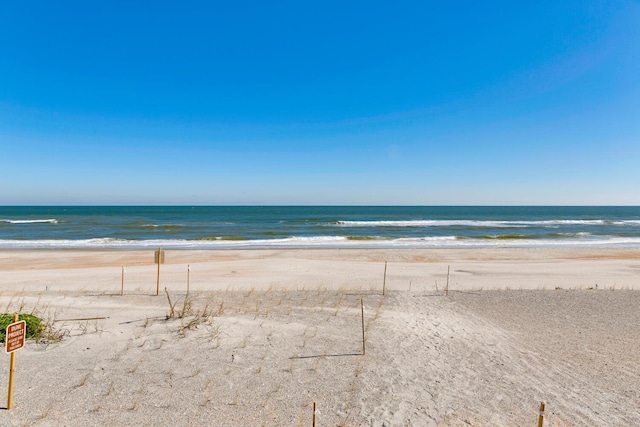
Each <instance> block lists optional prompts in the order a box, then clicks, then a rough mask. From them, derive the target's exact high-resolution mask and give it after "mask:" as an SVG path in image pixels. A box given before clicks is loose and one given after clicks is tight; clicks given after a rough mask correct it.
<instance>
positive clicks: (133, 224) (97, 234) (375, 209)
mask: <svg viewBox="0 0 640 427" xmlns="http://www.w3.org/2000/svg"><path fill="white" fill-rule="evenodd" d="M151 247H154V248H155V247H163V248H170V249H171V248H173V249H233V248H469V247H471V248H473V247H477V248H482V247H640V207H637V206H636V207H601V206H598V207H588V206H584V207H576V206H570V207H569V206H567V207H557V206H555V207H544V206H533V207H525V206H467V207H465V206H193V207H190V206H66V207H65V206H41V207H34V206H28V207H11V206H4V207H2V206H0V249H21V248H22V249H45V248H53V249H57V248H76V249H82V248H96V249H98V248H115V249H117V248H122V249H137V248H151Z"/></svg>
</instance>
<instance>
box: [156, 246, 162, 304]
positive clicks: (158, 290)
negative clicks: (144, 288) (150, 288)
mask: <svg viewBox="0 0 640 427" xmlns="http://www.w3.org/2000/svg"><path fill="white" fill-rule="evenodd" d="M156 258H157V261H158V278H157V279H156V296H158V295H160V264H162V249H160V248H158V251H157V252H156Z"/></svg>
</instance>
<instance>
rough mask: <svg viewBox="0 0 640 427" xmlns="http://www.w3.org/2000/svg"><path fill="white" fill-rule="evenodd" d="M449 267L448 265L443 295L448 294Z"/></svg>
mask: <svg viewBox="0 0 640 427" xmlns="http://www.w3.org/2000/svg"><path fill="white" fill-rule="evenodd" d="M450 269H451V266H450V265H448V266H447V287H446V288H444V294H445V295H449V270H450Z"/></svg>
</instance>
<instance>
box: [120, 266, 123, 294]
mask: <svg viewBox="0 0 640 427" xmlns="http://www.w3.org/2000/svg"><path fill="white" fill-rule="evenodd" d="M120 295H124V265H123V266H122V281H121V282H120Z"/></svg>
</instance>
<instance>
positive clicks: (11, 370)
mask: <svg viewBox="0 0 640 427" xmlns="http://www.w3.org/2000/svg"><path fill="white" fill-rule="evenodd" d="M17 321H18V313H13V323H16V322H17ZM25 332H26V331H25ZM7 339H8V337H7ZM15 370H16V352H15V351H14V352H12V353H11V360H10V361H9V394H8V395H7V411H8V410H9V409H11V407H12V406H13V373H14V372H15Z"/></svg>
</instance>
